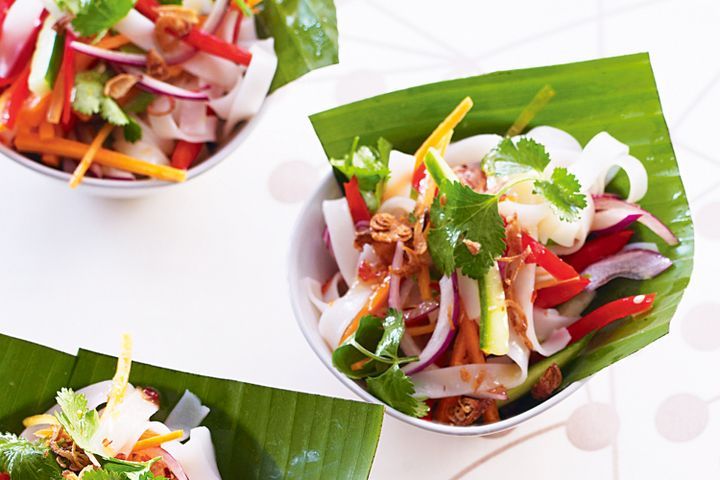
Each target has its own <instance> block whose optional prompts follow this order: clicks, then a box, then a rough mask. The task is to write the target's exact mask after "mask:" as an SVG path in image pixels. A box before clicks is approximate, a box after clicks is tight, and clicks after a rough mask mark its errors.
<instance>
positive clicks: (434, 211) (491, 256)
mask: <svg viewBox="0 0 720 480" xmlns="http://www.w3.org/2000/svg"><path fill="white" fill-rule="evenodd" d="M549 163H550V156H549V155H548V153H547V151H546V150H545V147H543V146H542V145H541V144H539V143H537V142H535V141H534V140H532V139H527V138H523V139H520V140H519V141H518V142H517V143H515V142H513V141H512V140H510V139H504V140H503V141H501V142H500V144H499V145H498V147H496V149H495V150H494V151H493V152H492V153H491V154H490V155H489V156H488V158H486V160H485V162H484V168H485V169H486V171H488V172H492V173H495V174H498V175H500V174H501V175H510V174H517V173H527V172H530V173H533V172H534V176H523V177H521V178H520V179H518V180H517V181H516V182H513V183H510V184H509V185H507V186H505V187H504V188H503V189H502V190H501V191H500V192H498V193H497V194H494V195H490V194H483V193H477V192H475V191H474V190H473V189H471V188H470V187H467V186H465V185H463V184H461V183H460V181H459V179H458V178H457V176H456V175H455V173H454V172H453V171H452V169H451V168H450V167H449V166H448V165H447V163H446V162H445V160H443V159H442V157H441V156H440V154H439V153H438V152H437V151H436V150H435V149H430V150H429V151H428V154H427V157H426V159H425V165H426V166H427V169H428V172H429V173H430V175H432V177H433V180H435V182H436V183H437V184H438V186H439V189H440V196H439V197H438V198H436V199H435V201H434V202H433V205H432V207H431V209H430V223H431V228H430V231H429V233H428V237H427V240H428V248H429V250H430V255H431V256H432V259H433V262H434V264H435V265H436V266H437V268H438V269H439V270H440V271H442V272H443V273H444V274H446V275H450V274H451V273H452V272H453V271H454V270H455V269H456V268H460V269H461V270H462V272H463V273H464V274H465V275H467V276H469V277H471V278H475V279H479V278H481V277H482V276H483V275H484V274H485V273H486V272H487V271H488V269H489V268H490V267H491V266H492V265H493V263H494V261H495V259H496V258H498V257H499V256H501V255H502V254H503V252H504V251H505V228H504V222H503V219H502V217H501V216H500V213H499V212H498V202H499V200H500V198H501V197H502V195H503V194H504V193H505V192H506V191H507V190H508V189H509V188H511V187H512V186H514V185H516V184H517V183H521V182H526V181H533V182H534V184H533V186H534V190H533V192H534V193H536V194H538V195H542V196H543V197H545V199H546V200H547V201H548V203H549V204H550V206H551V208H552V209H553V210H554V211H555V212H556V213H557V215H558V217H560V219H562V220H564V221H567V222H572V221H575V220H576V219H577V218H578V217H579V215H580V212H582V210H583V209H584V208H585V207H586V206H587V199H586V198H585V195H584V194H582V193H580V182H578V180H577V178H575V176H574V175H573V174H572V173H570V172H568V170H567V169H566V168H556V169H554V170H553V173H552V175H551V177H550V179H549V180H548V179H546V178H544V177H543V176H542V174H543V171H544V169H545V168H546V167H547V165H548V164H549ZM538 174H539V175H538Z"/></svg>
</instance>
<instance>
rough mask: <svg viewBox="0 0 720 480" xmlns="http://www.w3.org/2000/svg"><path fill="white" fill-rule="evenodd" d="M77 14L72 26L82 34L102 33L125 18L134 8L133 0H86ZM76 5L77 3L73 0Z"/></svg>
mask: <svg viewBox="0 0 720 480" xmlns="http://www.w3.org/2000/svg"><path fill="white" fill-rule="evenodd" d="M79 3H80V6H81V8H80V9H79V11H77V12H73V13H74V14H75V18H74V19H73V21H72V26H73V29H74V30H75V31H77V32H78V33H79V34H80V36H82V37H88V36H90V35H95V34H96V33H102V32H105V31H107V30H109V29H110V28H112V26H113V25H115V24H116V23H117V22H119V21H120V20H122V19H123V18H125V16H126V15H127V14H128V13H129V12H130V10H132V8H133V5H134V3H135V2H133V0H84V1H81V2H79ZM73 4H74V5H77V4H76V3H75V2H73Z"/></svg>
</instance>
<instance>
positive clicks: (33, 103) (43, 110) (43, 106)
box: [18, 93, 50, 128]
mask: <svg viewBox="0 0 720 480" xmlns="http://www.w3.org/2000/svg"><path fill="white" fill-rule="evenodd" d="M49 105H50V94H49V93H48V94H47V95H42V96H39V97H38V96H32V97H30V98H28V99H27V100H26V101H25V103H24V104H23V106H22V109H21V110H20V116H19V117H18V118H19V120H20V122H21V123H22V124H23V126H25V127H29V128H36V127H39V126H40V123H41V122H42V121H43V120H44V119H45V117H46V116H47V109H48V106H49Z"/></svg>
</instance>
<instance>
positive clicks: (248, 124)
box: [0, 95, 269, 192]
mask: <svg viewBox="0 0 720 480" xmlns="http://www.w3.org/2000/svg"><path fill="white" fill-rule="evenodd" d="M268 97H269V95H268V96H267V97H265V100H263V105H262V107H261V108H260V111H259V112H258V113H256V114H255V115H253V116H252V117H251V118H250V119H249V120H247V121H245V122H244V123H241V124H240V125H238V126H236V127H235V129H236V130H237V131H236V132H234V133H233V134H232V138H231V139H230V140H229V141H228V142H226V143H225V144H223V145H222V146H221V147H220V148H219V149H218V150H217V151H216V152H215V153H213V154H212V155H210V156H209V157H208V158H207V159H206V160H205V161H204V162H202V163H200V164H199V165H197V166H195V167H192V168H190V169H189V170H188V171H187V177H186V178H185V181H184V182H168V181H165V180H155V179H147V180H114V179H104V178H95V177H85V178H83V181H82V182H81V183H80V185H79V189H95V190H97V189H100V190H106V191H116V192H120V191H127V192H130V191H140V190H151V189H155V190H158V189H167V188H170V187H177V186H179V185H183V184H186V183H188V182H189V181H190V180H192V179H194V178H197V177H199V176H200V175H202V174H203V173H205V172H207V171H209V170H210V169H212V168H213V167H215V166H217V165H218V164H219V163H220V162H222V161H223V160H225V159H226V158H228V157H229V156H230V155H231V154H232V153H233V152H234V151H235V150H236V149H237V148H239V147H240V145H242V144H243V143H244V142H245V140H246V139H247V137H248V136H249V135H250V134H251V133H252V131H254V130H255V128H256V126H257V125H258V123H259V121H260V120H259V119H260V118H261V117H262V116H263V115H264V113H265V102H267V100H268ZM1 155H4V156H6V157H8V158H10V159H12V160H13V161H15V163H17V164H19V165H21V166H23V167H25V168H27V169H29V170H33V171H35V172H37V173H40V174H42V175H43V176H45V177H48V178H52V179H55V180H60V181H62V182H65V183H67V182H69V181H70V178H71V177H72V174H70V173H67V172H63V171H61V170H57V169H55V168H52V167H49V166H47V165H44V164H42V163H40V162H37V161H35V160H33V159H31V158H29V157H27V156H25V155H23V154H22V153H20V152H18V151H16V150H14V149H13V148H10V147H9V146H7V145H5V144H3V143H0V156H1Z"/></svg>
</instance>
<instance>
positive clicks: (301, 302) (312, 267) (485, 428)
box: [288, 174, 582, 436]
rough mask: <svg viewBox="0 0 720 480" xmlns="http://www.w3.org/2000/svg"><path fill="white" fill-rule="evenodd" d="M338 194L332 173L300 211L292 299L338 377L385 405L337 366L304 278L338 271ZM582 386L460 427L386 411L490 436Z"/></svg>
mask: <svg viewBox="0 0 720 480" xmlns="http://www.w3.org/2000/svg"><path fill="white" fill-rule="evenodd" d="M338 197H340V189H339V187H338V185H337V182H336V181H335V178H334V177H333V176H332V174H330V175H328V176H327V178H326V179H325V180H324V181H323V182H322V183H321V184H320V185H319V187H318V188H317V190H316V191H315V192H314V193H313V195H312V197H311V198H310V200H309V201H308V202H307V203H306V204H305V206H304V208H303V209H302V211H301V212H300V216H299V217H298V220H297V222H296V224H295V229H294V231H293V235H292V240H291V242H290V245H291V248H290V253H289V255H290V257H289V264H290V265H289V269H288V271H289V282H290V300H291V302H292V307H293V311H294V313H295V318H296V320H297V322H298V324H299V325H300V329H301V330H302V332H303V335H305V338H306V339H307V341H308V343H309V344H310V347H311V348H312V349H313V350H314V351H315V353H316V354H317V356H318V357H320V360H321V361H322V362H323V363H324V364H325V366H326V367H327V368H328V369H329V370H330V371H331V372H332V373H333V375H335V377H337V379H338V380H340V381H341V382H342V383H343V384H344V385H345V386H347V387H348V388H349V389H350V390H352V391H353V392H355V394H356V395H357V396H359V397H360V398H361V399H363V400H365V401H368V402H372V403H379V404H383V403H382V402H380V401H379V400H378V399H376V398H375V397H373V396H372V395H371V394H370V393H368V392H367V391H366V390H365V388H364V387H363V385H362V383H361V382H358V381H355V380H351V379H349V378H348V377H346V376H345V375H343V374H342V373H340V372H339V371H338V370H336V369H335V367H333V365H332V351H331V350H330V348H329V347H328V345H327V344H326V343H325V341H324V340H323V339H322V337H321V336H320V332H319V331H318V318H319V314H318V312H317V310H316V309H315V307H314V306H313V305H312V303H311V302H310V299H309V297H308V295H307V291H306V289H305V285H304V282H303V279H305V278H308V277H309V278H313V279H316V280H320V281H323V280H325V279H327V278H329V277H330V275H332V274H333V273H335V271H337V267H336V265H335V261H334V260H333V259H332V258H331V257H330V255H329V254H328V251H327V249H326V248H325V244H324V243H323V240H322V232H323V228H324V227H325V220H324V219H323V215H322V208H321V205H322V202H323V200H326V199H333V198H338ZM581 386H582V382H576V383H573V384H572V385H569V386H568V387H567V388H565V389H564V390H563V391H561V392H560V393H558V394H557V395H554V396H552V397H550V398H549V399H548V400H546V401H544V402H543V403H541V404H539V405H537V406H535V407H533V408H531V409H530V410H527V411H525V412H523V413H520V414H518V415H516V416H514V417H511V418H507V419H504V420H501V421H499V422H497V423H492V424H489V425H475V426H470V427H457V426H451V425H444V424H441V423H436V422H429V421H427V420H421V419H419V418H414V417H410V416H408V415H405V414H404V413H402V412H399V411H397V410H395V409H394V408H390V407H388V406H385V410H386V412H388V413H389V414H390V415H392V416H393V417H395V418H397V419H399V420H402V421H403V422H405V423H408V424H410V425H414V426H416V427H419V428H423V429H425V430H430V431H432V432H438V433H444V434H448V435H464V436H479V435H490V434H493V433H498V432H501V431H503V430H507V429H509V428H513V427H516V426H518V425H520V424H521V423H523V422H525V421H527V420H529V419H531V418H533V417H534V416H536V415H539V414H540V413H542V412H544V411H546V410H548V409H550V408H552V407H553V406H555V405H557V404H558V403H560V402H561V401H563V400H564V399H566V398H567V397H569V396H570V395H572V394H573V393H574V392H575V391H577V390H578V389H579V388H580V387H581ZM383 405H384V404H383Z"/></svg>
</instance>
